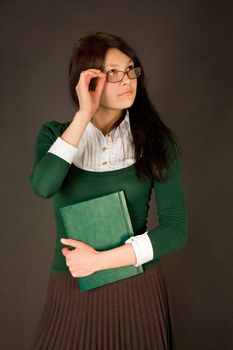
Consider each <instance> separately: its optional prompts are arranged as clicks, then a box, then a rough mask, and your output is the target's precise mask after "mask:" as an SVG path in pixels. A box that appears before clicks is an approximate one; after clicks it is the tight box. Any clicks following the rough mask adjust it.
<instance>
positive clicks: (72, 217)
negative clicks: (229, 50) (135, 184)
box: [60, 191, 144, 291]
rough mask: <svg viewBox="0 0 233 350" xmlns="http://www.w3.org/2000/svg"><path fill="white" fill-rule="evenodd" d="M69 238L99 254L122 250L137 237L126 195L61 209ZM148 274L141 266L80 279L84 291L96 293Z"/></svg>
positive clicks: (114, 194) (102, 272)
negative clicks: (126, 279) (122, 246)
mask: <svg viewBox="0 0 233 350" xmlns="http://www.w3.org/2000/svg"><path fill="white" fill-rule="evenodd" d="M60 211H61V216H62V220H63V224H64V227H65V230H66V234H67V237H69V238H73V239H76V240H79V241H81V242H84V243H87V244H89V245H91V246H92V247H93V248H94V249H96V250H98V251H103V250H109V249H113V248H116V247H119V246H121V245H123V244H124V243H125V241H126V240H127V239H128V238H129V237H131V236H133V228H132V224H131V220H130V216H129V212H128V208H127V203H126V200H125V195H124V192H123V191H119V192H115V193H112V194H108V195H105V196H101V197H98V198H94V199H90V200H88V201H85V202H80V203H76V204H72V205H69V206H66V207H63V208H60ZM142 272H144V269H143V267H142V265H141V266H138V267H136V266H134V265H130V266H123V267H118V268H114V269H106V270H101V271H97V272H95V273H93V274H92V275H89V276H85V277H78V279H77V280H78V285H79V288H80V290H81V291H86V290H90V289H94V288H97V287H100V286H103V285H105V284H110V283H113V282H116V281H119V280H122V279H124V278H128V277H131V276H135V275H137V274H139V273H142Z"/></svg>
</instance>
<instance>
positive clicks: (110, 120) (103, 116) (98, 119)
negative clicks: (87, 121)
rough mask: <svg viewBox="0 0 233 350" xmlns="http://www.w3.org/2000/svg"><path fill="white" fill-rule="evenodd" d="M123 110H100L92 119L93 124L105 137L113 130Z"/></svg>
mask: <svg viewBox="0 0 233 350" xmlns="http://www.w3.org/2000/svg"><path fill="white" fill-rule="evenodd" d="M122 112H123V111H122V109H120V110H116V109H103V108H101V109H98V111H97V112H96V113H95V114H94V116H93V117H92V119H91V122H92V124H93V125H94V126H95V127H96V128H98V129H99V130H100V131H101V132H102V133H103V134H104V135H106V134H107V133H108V132H110V131H111V130H112V129H113V126H114V124H115V123H116V122H117V120H119V119H120V117H121V116H122Z"/></svg>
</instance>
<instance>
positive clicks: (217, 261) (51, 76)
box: [0, 0, 233, 350]
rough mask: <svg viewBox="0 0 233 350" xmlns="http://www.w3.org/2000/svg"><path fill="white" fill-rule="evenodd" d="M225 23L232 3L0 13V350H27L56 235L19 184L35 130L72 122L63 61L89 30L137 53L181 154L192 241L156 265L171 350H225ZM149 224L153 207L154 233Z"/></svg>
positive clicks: (228, 132) (39, 204) (45, 208)
mask: <svg viewBox="0 0 233 350" xmlns="http://www.w3.org/2000/svg"><path fill="white" fill-rule="evenodd" d="M232 14H233V6H232V2H231V1H225V2H224V1H217V0H216V1H214V0H212V1H210V0H209V1H205V0H192V1H188V0H187V1H164V0H160V1H147V0H144V1H142V2H141V1H140V2H138V3H135V1H121V0H120V1H118V2H116V1H111V0H109V1H98V2H97V1H96V2H95V1H90V0H85V1H84V2H78V1H65V0H63V1H58V0H56V1H55V0H51V1H29V0H27V1H23V0H21V1H16V0H12V1H1V21H0V26H1V31H0V33H1V34H0V35H1V39H2V41H1V46H0V48H1V65H0V67H1V95H0V99H1V103H0V108H1V125H2V131H1V151H2V158H1V159H2V162H1V163H2V171H1V175H2V179H1V198H2V200H1V205H2V208H1V214H2V218H1V224H2V229H1V243H2V244H1V264H0V267H1V318H2V319H1V326H0V330H1V341H0V343H1V348H2V349H4V350H7V349H14V350H25V349H28V347H29V344H30V342H31V339H32V335H33V331H34V329H35V327H36V324H37V321H38V318H39V315H40V313H41V310H42V306H43V302H44V297H45V293H46V287H47V280H48V274H49V268H50V262H51V257H52V254H53V249H54V238H55V225H54V221H53V212H52V207H51V202H50V200H43V199H40V198H37V197H36V196H34V195H33V194H32V192H31V189H30V187H29V183H28V176H29V173H30V170H31V166H32V161H33V147H34V142H35V137H36V135H37V133H38V130H39V128H40V127H41V125H42V123H44V122H45V121H49V120H58V121H66V120H69V119H71V118H72V117H73V115H74V113H75V109H74V107H73V106H72V104H71V100H70V97H69V93H68V74H67V71H68V61H69V57H70V54H71V49H72V47H73V44H74V41H75V40H76V39H77V38H78V37H80V36H81V35H83V34H84V33H86V32H88V31H90V30H102V31H108V32H112V33H115V34H119V35H122V36H123V37H124V38H125V39H126V40H128V42H129V43H130V44H131V45H132V46H133V47H134V48H135V50H136V51H137V52H138V55H139V57H140V59H141V61H142V63H143V65H144V68H145V71H146V75H147V77H148V88H149V92H150V95H151V97H152V99H153V101H154V103H155V106H156V108H157V110H158V111H159V113H160V115H161V117H162V119H163V120H164V121H165V122H166V123H167V124H168V125H169V126H170V127H171V128H172V129H173V131H174V132H175V133H176V134H177V135H178V137H179V138H180V140H181V142H182V144H183V156H182V177H183V183H184V188H185V195H186V200H187V206H188V213H189V230H188V235H189V238H188V243H187V245H186V246H185V247H184V248H183V249H182V250H180V251H179V252H176V253H173V254H171V255H169V256H166V257H164V258H163V259H162V264H163V267H164V271H165V275H166V280H167V285H168V290H169V295H170V302H171V311H172V315H173V320H174V329H175V333H176V342H177V350H187V349H188V350H192V349H193V350H196V349H201V350H202V349H208V350H209V349H218V350H219V349H224V350H225V349H226V350H228V349H232V348H233V340H232V334H231V333H232V332H231V331H230V330H232V311H233V310H232V293H233V288H232V274H231V270H230V267H232V228H231V223H232V222H231V217H232V214H231V216H230V204H232V201H231V203H230V197H231V198H232V186H231V184H232V176H230V175H232V110H233V99H232V85H233V84H232V82H233V80H232V78H233V76H232V72H233V70H232V58H233V57H232V24H231V22H232ZM230 164H231V166H230ZM231 212H232V208H231ZM155 217H156V215H155V208H154V205H152V207H151V211H150V226H151V227H152V226H153V225H155ZM110 350H111V349H110Z"/></svg>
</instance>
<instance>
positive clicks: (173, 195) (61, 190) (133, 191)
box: [29, 121, 187, 271]
mask: <svg viewBox="0 0 233 350" xmlns="http://www.w3.org/2000/svg"><path fill="white" fill-rule="evenodd" d="M69 123H70V122H66V123H59V122H57V121H50V122H47V123H45V124H43V125H42V127H41V129H40V131H39V134H38V136H37V139H36V143H35V159H34V164H33V167H32V171H31V174H30V178H29V181H30V185H31V187H32V191H33V192H34V193H35V194H36V195H37V196H39V197H41V198H50V197H52V201H53V209H54V216H55V222H56V228H57V238H56V246H55V252H54V257H53V260H52V264H51V270H52V271H69V270H68V267H67V266H66V264H65V258H64V256H63V254H62V252H61V249H62V248H63V247H64V246H63V245H62V244H61V243H60V238H61V237H65V230H64V226H63V224H62V220H61V215H60V208H61V207H64V206H66V205H69V204H73V203H77V202H79V201H84V200H88V199H91V198H94V197H98V196H103V195H106V194H109V193H113V192H116V191H120V190H124V191H125V196H126V201H127V205H128V209H129V214H130V218H131V221H132V226H133V229H134V234H135V235H137V234H142V233H144V232H145V231H146V230H147V216H148V210H149V201H150V198H151V191H152V189H153V188H154V190H155V198H156V206H157V214H158V220H159V224H158V226H157V227H155V228H153V229H152V230H149V231H148V236H149V238H150V240H151V243H152V246H153V252H154V258H153V260H151V261H149V262H147V263H145V264H143V267H144V269H147V268H149V267H151V266H153V265H155V264H157V263H159V262H160V258H161V257H162V256H164V255H167V254H169V253H172V252H174V251H177V250H178V249H180V248H181V247H182V246H184V244H185V243H186V241H187V210H186V205H185V198H184V193H183V188H182V180H181V175H180V170H181V167H180V161H179V159H178V157H177V155H176V158H175V162H174V166H173V167H172V168H171V169H170V170H169V172H168V180H167V181H166V182H158V181H156V180H155V179H153V178H150V179H149V178H148V179H145V180H142V179H140V178H139V177H138V175H137V172H136V167H135V164H133V165H131V166H128V167H126V168H122V169H118V170H112V171H104V172H96V171H87V170H83V169H80V168H77V167H76V166H75V165H74V164H69V163H68V162H67V161H65V160H64V159H62V158H60V157H58V156H57V155H54V154H52V153H50V152H48V150H49V148H50V146H51V145H52V144H53V143H54V142H55V140H56V139H57V137H58V136H60V135H61V134H62V133H63V132H64V130H65V129H66V128H67V127H68V125H69Z"/></svg>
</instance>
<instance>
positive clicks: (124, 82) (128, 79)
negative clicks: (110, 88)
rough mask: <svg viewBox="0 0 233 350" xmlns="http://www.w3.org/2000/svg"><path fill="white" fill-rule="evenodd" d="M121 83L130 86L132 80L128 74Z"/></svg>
mask: <svg viewBox="0 0 233 350" xmlns="http://www.w3.org/2000/svg"><path fill="white" fill-rule="evenodd" d="M121 83H122V84H123V85H125V84H129V83H130V78H129V77H128V75H127V74H125V75H124V78H123V80H122V81H121Z"/></svg>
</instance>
